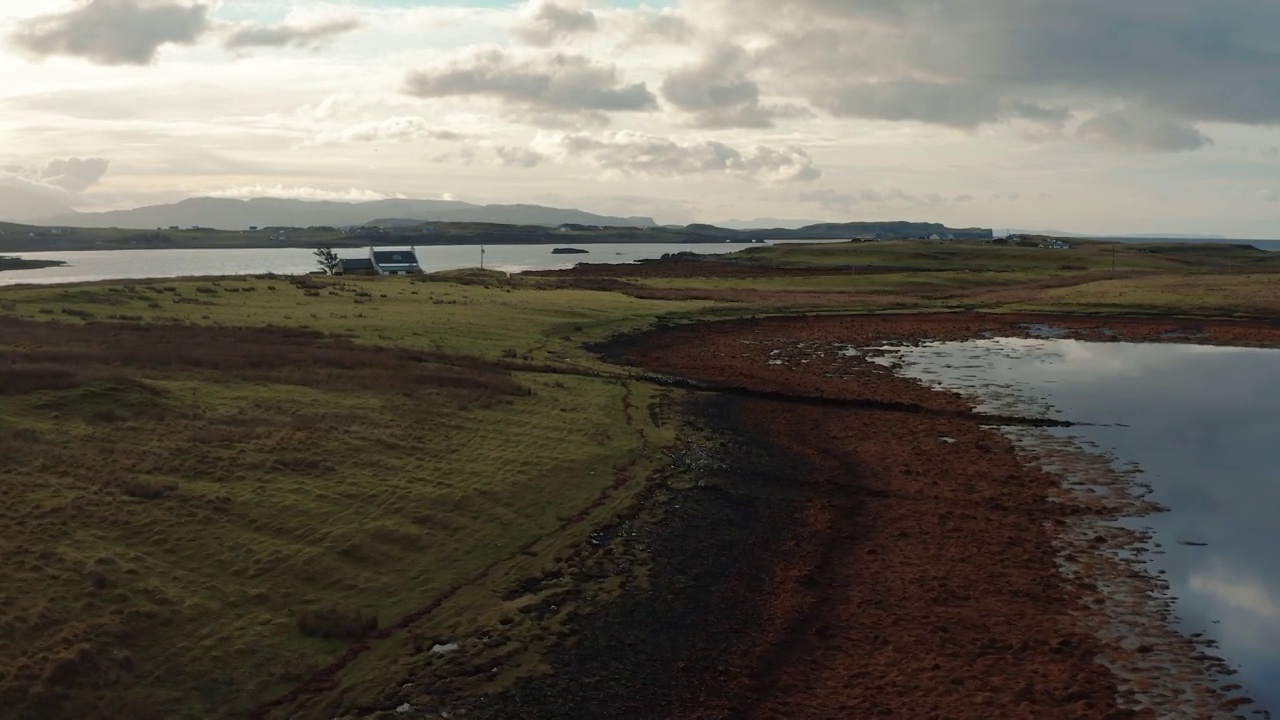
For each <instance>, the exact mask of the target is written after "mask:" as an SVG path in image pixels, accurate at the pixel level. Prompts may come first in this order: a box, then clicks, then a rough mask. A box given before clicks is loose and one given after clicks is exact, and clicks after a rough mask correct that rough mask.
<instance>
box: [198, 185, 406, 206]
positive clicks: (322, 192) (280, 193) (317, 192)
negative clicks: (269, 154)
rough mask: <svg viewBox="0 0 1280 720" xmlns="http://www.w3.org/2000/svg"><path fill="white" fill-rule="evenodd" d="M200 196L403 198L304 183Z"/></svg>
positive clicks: (237, 188)
mask: <svg viewBox="0 0 1280 720" xmlns="http://www.w3.org/2000/svg"><path fill="white" fill-rule="evenodd" d="M199 195H200V197H214V198H231V199H236V200H250V199H253V198H281V199H286V200H333V201H336V202H366V201H370V200H392V199H397V198H404V197H405V196H404V195H401V194H399V193H382V192H378V191H376V190H366V189H363V188H354V187H353V188H339V189H331V188H317V187H308V186H305V185H283V184H275V185H233V186H230V187H224V188H217V189H214V190H205V191H202V192H200V193H199Z"/></svg>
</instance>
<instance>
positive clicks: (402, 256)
mask: <svg viewBox="0 0 1280 720" xmlns="http://www.w3.org/2000/svg"><path fill="white" fill-rule="evenodd" d="M421 272H422V266H421V265H420V264H419V263H418V253H417V250H416V249H415V248H412V247H411V248H377V247H371V248H369V257H364V258H342V259H340V260H339V261H338V267H337V268H335V269H334V274H335V275H417V274H419V273H421Z"/></svg>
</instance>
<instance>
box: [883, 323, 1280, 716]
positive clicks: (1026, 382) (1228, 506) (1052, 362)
mask: <svg viewBox="0 0 1280 720" xmlns="http://www.w3.org/2000/svg"><path fill="white" fill-rule="evenodd" d="M1045 334H1047V333H1045ZM882 350H883V352H884V354H883V355H882V356H880V357H878V358H876V362H880V363H882V364H886V365H890V366H892V367H894V368H895V370H896V371H897V372H898V373H899V374H902V375H904V376H907V377H913V378H916V379H919V380H921V381H923V382H926V383H929V384H933V385H935V386H937V387H939V388H943V389H947V390H952V391H957V392H960V393H962V394H965V395H967V396H970V397H972V398H975V399H976V400H977V401H979V402H980V407H979V409H981V410H983V411H987V412H999V413H1004V414H1017V415H1037V416H1047V417H1051V418H1055V419H1062V420H1070V421H1073V422H1078V423H1093V425H1087V426H1076V427H1071V428H1065V429H1057V430H1053V431H1051V432H1052V433H1053V434H1054V435H1057V436H1059V437H1064V438H1071V439H1072V440H1074V441H1077V442H1079V443H1080V444H1081V445H1082V446H1083V447H1087V448H1089V450H1090V451H1092V452H1101V453H1103V454H1106V455H1109V456H1111V457H1113V458H1114V459H1115V466H1116V468H1117V469H1120V468H1128V467H1132V466H1133V465H1136V466H1137V467H1138V468H1140V470H1141V471H1142V475H1141V479H1142V482H1143V483H1145V484H1149V485H1150V487H1151V490H1152V494H1151V495H1150V497H1149V499H1151V500H1154V501H1155V502H1157V503H1160V504H1161V505H1163V506H1165V507H1166V508H1168V510H1167V512H1160V513H1156V514H1154V515H1149V516H1145V517H1142V518H1138V519H1133V520H1131V521H1127V522H1126V523H1125V524H1126V525H1128V526H1131V527H1142V528H1151V529H1153V530H1154V539H1153V544H1152V548H1153V549H1154V550H1155V551H1154V552H1152V553H1151V554H1148V555H1146V556H1145V558H1146V560H1145V562H1147V563H1149V565H1148V570H1149V571H1150V572H1151V573H1152V574H1153V575H1155V574H1157V573H1161V571H1163V573H1161V576H1162V577H1163V578H1164V579H1165V580H1166V581H1167V582H1168V584H1169V591H1170V594H1171V595H1172V596H1173V598H1174V599H1175V604H1174V615H1175V616H1176V618H1177V620H1178V629H1179V630H1180V631H1182V632H1184V633H1186V634H1188V635H1192V634H1194V633H1204V634H1205V635H1206V636H1207V637H1209V638H1212V639H1214V640H1216V641H1217V642H1218V643H1219V646H1220V647H1219V649H1218V650H1217V651H1214V652H1215V653H1216V654H1220V655H1221V656H1223V657H1224V658H1225V659H1226V660H1227V662H1228V663H1229V664H1230V665H1231V666H1232V667H1233V668H1235V669H1236V670H1238V674H1236V675H1234V676H1232V677H1231V678H1230V679H1229V681H1230V682H1234V683H1239V684H1240V685H1243V686H1244V692H1245V693H1246V694H1247V695H1249V696H1250V697H1252V698H1254V699H1255V700H1256V701H1257V704H1256V705H1252V706H1247V707H1246V708H1242V714H1249V713H1251V712H1253V711H1255V710H1258V711H1261V710H1269V711H1271V712H1276V711H1280V350H1268V349H1254V348H1230V347H1211V346H1202V345H1182V344H1136V343H1123V342H1106V343H1091V342H1081V341H1077V340H1070V339H1062V338H1056V337H1042V338H1039V339H1015V338H989V339H983V340H973V341H967V342H946V343H928V344H924V345H921V346H914V347H890V348H884V349H882ZM1156 544H1158V545H1159V547H1158V548H1156Z"/></svg>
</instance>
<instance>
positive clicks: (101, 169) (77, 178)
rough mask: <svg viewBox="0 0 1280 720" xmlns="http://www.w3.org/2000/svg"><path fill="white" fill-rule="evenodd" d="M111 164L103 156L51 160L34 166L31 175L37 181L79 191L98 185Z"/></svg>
mask: <svg viewBox="0 0 1280 720" xmlns="http://www.w3.org/2000/svg"><path fill="white" fill-rule="evenodd" d="M109 165H110V162H108V161H107V160H105V159H103V158H67V159H66V160H50V161H49V162H47V163H45V164H44V165H42V166H40V167H38V168H32V170H31V173H30V175H29V177H30V178H31V179H32V180H33V181H35V182H40V183H44V184H46V185H53V186H55V187H60V188H62V189H63V190H67V191H69V192H73V193H78V192H84V191H85V190H88V189H89V188H90V187H92V186H94V185H96V184H97V183H98V181H99V180H101V179H102V176H103V175H106V174H107V167H108V166H109Z"/></svg>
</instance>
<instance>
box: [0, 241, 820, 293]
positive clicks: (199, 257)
mask: <svg viewBox="0 0 1280 720" xmlns="http://www.w3.org/2000/svg"><path fill="white" fill-rule="evenodd" d="M784 242H786V241H784ZM807 242H822V241H812V240H810V241H807ZM556 247H559V246H558V245H486V246H485V249H484V266H485V267H486V268H491V269H493V270H502V271H505V272H521V271H524V270H558V269H564V268H571V267H573V266H574V265H576V264H578V263H581V262H591V263H630V262H635V261H637V260H645V259H653V258H659V257H662V255H663V254H664V253H677V252H695V253H700V254H720V253H730V252H735V251H738V250H742V249H745V248H747V247H751V246H750V245H746V244H743V243H697V244H682V243H617V244H613V243H606V244H589V245H582V246H580V247H582V249H584V250H587V251H588V253H587V254H581V255H552V254H551V251H552V250H553V249H555V248H556ZM313 252H314V251H312V250H307V249H303V248H271V249H268V248H258V249H246V250H213V249H210V250H83V251H76V252H44V253H15V255H17V256H19V257H22V258H26V259H28V260H61V261H63V262H66V263H67V265H65V266H62V267H52V268H44V269H41V270H10V271H6V272H0V285H15V284H19V283H39V284H48V283H65V282H84V281H89V280H117V279H141V278H162V277H184V276H198V275H254V274H258V273H268V272H272V273H279V274H282V275H293V274H302V273H308V272H311V271H312V270H315V269H316V258H315V255H314V254H313ZM336 252H337V253H338V255H339V256H340V257H353V258H354V257H368V250H366V249H364V248H350V249H338V250H336ZM418 260H419V261H420V262H421V263H422V265H423V268H424V269H426V271H427V272H435V271H437V270H456V269H459V268H469V267H479V265H480V246H479V245H436V246H423V247H419V248H418Z"/></svg>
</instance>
